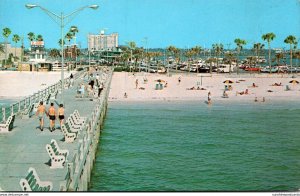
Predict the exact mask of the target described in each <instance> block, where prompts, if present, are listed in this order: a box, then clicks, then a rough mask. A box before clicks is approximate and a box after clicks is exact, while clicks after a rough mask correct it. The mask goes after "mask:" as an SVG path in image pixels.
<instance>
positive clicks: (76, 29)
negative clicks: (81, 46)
mask: <svg viewBox="0 0 300 196" xmlns="http://www.w3.org/2000/svg"><path fill="white" fill-rule="evenodd" d="M69 32H71V33H72V36H73V38H74V42H75V46H76V34H77V33H78V32H79V31H78V28H77V27H76V26H71V27H70V30H69ZM75 58H76V60H75V66H76V63H77V46H76V50H75Z"/></svg>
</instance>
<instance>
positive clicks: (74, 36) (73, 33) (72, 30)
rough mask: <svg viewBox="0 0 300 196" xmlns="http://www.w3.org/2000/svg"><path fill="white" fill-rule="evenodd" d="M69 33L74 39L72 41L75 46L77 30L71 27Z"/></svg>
mask: <svg viewBox="0 0 300 196" xmlns="http://www.w3.org/2000/svg"><path fill="white" fill-rule="evenodd" d="M69 32H70V33H72V36H73V38H75V39H74V41H75V44H76V34H77V33H78V32H79V31H78V28H77V27H76V26H71V27H70V30H69Z"/></svg>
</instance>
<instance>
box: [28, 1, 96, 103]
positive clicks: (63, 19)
mask: <svg viewBox="0 0 300 196" xmlns="http://www.w3.org/2000/svg"><path fill="white" fill-rule="evenodd" d="M25 7H26V8H28V9H32V8H35V7H38V8H40V9H41V10H43V11H44V12H46V14H47V15H49V16H50V17H51V18H52V19H53V20H54V22H56V23H57V24H58V25H59V26H60V30H61V40H64V27H65V25H66V24H68V23H69V22H71V20H72V19H73V18H74V17H75V15H76V14H77V13H78V12H80V11H82V10H83V9H85V8H91V9H93V10H96V9H98V7H99V6H98V5H88V6H83V7H81V8H79V9H77V10H75V11H73V12H72V13H70V14H68V15H63V13H62V12H61V14H60V15H58V14H55V13H53V12H51V11H49V10H47V9H46V8H44V7H42V6H40V5H35V4H26V5H25ZM63 65H64V45H63V41H62V43H61V103H63V89H64V66H63Z"/></svg>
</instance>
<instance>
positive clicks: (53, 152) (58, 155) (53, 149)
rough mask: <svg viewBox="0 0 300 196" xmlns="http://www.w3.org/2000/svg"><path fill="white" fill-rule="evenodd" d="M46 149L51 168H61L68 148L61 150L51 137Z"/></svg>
mask: <svg viewBox="0 0 300 196" xmlns="http://www.w3.org/2000/svg"><path fill="white" fill-rule="evenodd" d="M46 150H47V152H48V155H49V157H50V161H51V167H50V168H51V169H56V168H63V167H64V164H65V162H66V160H67V156H68V155H69V151H68V150H61V149H60V148H59V146H58V144H57V142H56V140H54V139H52V140H51V143H50V144H46Z"/></svg>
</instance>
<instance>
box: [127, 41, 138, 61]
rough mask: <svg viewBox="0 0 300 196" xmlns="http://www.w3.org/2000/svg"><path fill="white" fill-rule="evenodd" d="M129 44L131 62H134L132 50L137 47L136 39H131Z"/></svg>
mask: <svg viewBox="0 0 300 196" xmlns="http://www.w3.org/2000/svg"><path fill="white" fill-rule="evenodd" d="M127 45H128V47H129V49H130V62H132V51H133V50H134V49H135V48H136V43H135V42H134V41H130V42H128V43H127Z"/></svg>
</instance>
